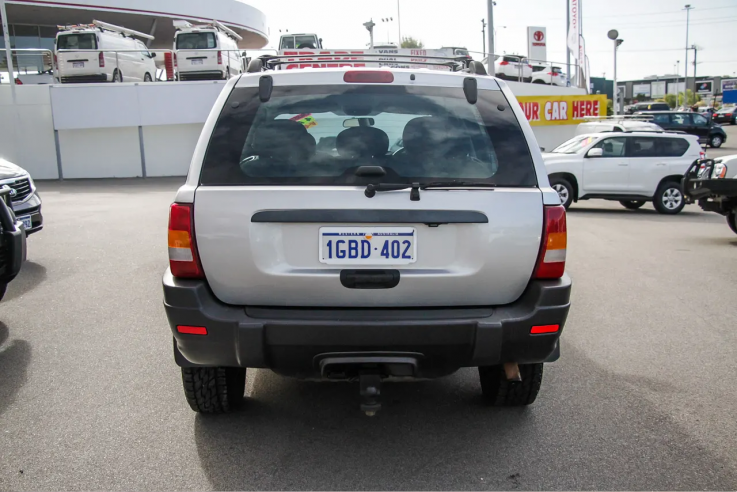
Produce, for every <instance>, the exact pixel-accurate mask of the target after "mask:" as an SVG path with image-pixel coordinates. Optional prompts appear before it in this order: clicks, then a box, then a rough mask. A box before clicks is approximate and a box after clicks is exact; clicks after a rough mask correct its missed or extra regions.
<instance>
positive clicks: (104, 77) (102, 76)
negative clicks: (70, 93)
mask: <svg viewBox="0 0 737 492" xmlns="http://www.w3.org/2000/svg"><path fill="white" fill-rule="evenodd" d="M110 80H112V78H108V74H106V73H97V74H89V75H66V76H62V77H61V83H62V84H91V83H97V82H108V81H110Z"/></svg>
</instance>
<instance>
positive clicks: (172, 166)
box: [143, 123, 204, 176]
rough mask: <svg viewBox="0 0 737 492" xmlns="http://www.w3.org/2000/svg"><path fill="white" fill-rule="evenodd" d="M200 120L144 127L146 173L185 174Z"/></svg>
mask: <svg viewBox="0 0 737 492" xmlns="http://www.w3.org/2000/svg"><path fill="white" fill-rule="evenodd" d="M203 126H204V124H203V123H192V124H189V125H166V126H145V127H143V142H144V149H145V155H146V176H186V175H187V171H188V170H189V163H190V161H191V160H192V154H193V153H194V148H195V145H197V140H198V139H199V138H200V133H201V132H202V127H203Z"/></svg>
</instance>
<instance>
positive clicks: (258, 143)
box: [252, 120, 316, 160]
mask: <svg viewBox="0 0 737 492" xmlns="http://www.w3.org/2000/svg"><path fill="white" fill-rule="evenodd" d="M315 146H316V145H315V138H314V137H313V136H312V135H310V134H309V133H307V129H306V128H305V127H304V125H302V123H299V122H296V121H292V120H274V121H270V122H268V123H266V124H264V125H262V126H260V127H258V128H257V130H256V135H255V137H254V140H253V144H252V147H253V152H254V153H255V154H258V155H259V156H261V157H272V158H275V159H284V160H291V159H304V158H308V157H309V156H310V155H312V154H313V153H314V152H315Z"/></svg>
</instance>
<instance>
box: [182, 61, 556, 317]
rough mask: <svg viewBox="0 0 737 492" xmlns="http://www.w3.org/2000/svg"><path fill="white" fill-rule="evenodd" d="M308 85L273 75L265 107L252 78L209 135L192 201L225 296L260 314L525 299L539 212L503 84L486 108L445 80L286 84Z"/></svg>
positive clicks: (212, 280)
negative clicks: (275, 309) (263, 309)
mask: <svg viewBox="0 0 737 492" xmlns="http://www.w3.org/2000/svg"><path fill="white" fill-rule="evenodd" d="M281 74H287V75H286V76H285V75H281ZM405 75H406V74H405ZM311 76H313V75H311V74H309V73H304V72H302V73H299V74H289V72H281V73H275V74H274V80H275V83H274V88H273V91H272V94H271V98H270V99H269V100H268V102H261V101H260V100H259V97H258V88H257V87H253V86H252V85H253V84H256V83H258V78H256V79H255V81H254V80H253V78H251V79H250V80H249V78H247V77H244V78H242V79H241V82H240V83H239V85H238V86H236V88H235V89H234V90H233V92H232V93H231V95H230V97H229V99H228V101H227V103H226V104H225V107H224V109H223V110H222V113H221V114H220V117H219V119H218V122H217V123H216V125H215V129H214V132H213V134H212V137H211V140H210V142H209V144H208V150H207V153H206V156H205V159H204V163H203V167H202V172H201V175H200V183H199V187H198V188H197V191H196V194H195V207H194V210H195V235H196V242H197V246H198V250H199V254H200V258H201V261H202V265H203V268H204V271H205V275H206V277H207V280H208V283H209V285H210V287H211V288H212V290H213V292H214V293H215V295H216V296H217V297H218V298H219V299H220V300H222V301H223V302H226V303H229V304H236V305H264V306H335V307H337V306H352V307H379V306H384V307H413V306H414V307H416V306H473V305H499V304H506V303H510V302H513V301H514V300H516V299H517V298H518V297H519V296H520V295H521V294H522V292H523V291H524V289H525V287H526V286H527V284H528V282H529V280H530V277H531V275H532V272H533V269H534V266H535V263H536V259H537V256H538V253H539V249H540V238H541V232H542V223H543V205H542V195H541V191H540V190H539V189H538V187H537V182H536V177H535V171H534V166H533V162H532V158H531V156H530V152H529V150H528V145H527V142H526V140H525V137H524V135H523V133H522V130H521V128H520V125H519V123H518V121H517V120H516V118H515V115H514V112H513V111H511V110H510V107H509V101H507V100H506V98H505V96H504V94H503V93H502V92H501V91H500V90H499V89H498V86H496V83H495V82H493V81H492V80H490V81H489V84H492V83H493V84H494V87H496V89H495V90H490V89H483V90H479V97H478V99H479V100H478V102H477V103H476V104H469V103H468V101H467V100H466V97H465V95H464V92H463V88H462V85H461V84H462V81H463V78H462V77H457V76H453V75H451V74H448V75H444V76H442V75H433V76H431V75H429V74H428V75H424V74H423V75H422V77H428V78H430V77H432V79H431V80H428V82H430V83H432V84H433V86H426V87H418V86H410V85H402V84H399V83H396V81H395V82H394V83H382V84H370V85H369V84H346V83H343V82H342V78H343V75H342V73H339V77H340V78H339V79H338V80H337V81H334V82H332V83H325V84H315V85H293V84H280V83H281V82H282V81H288V82H297V81H298V80H300V81H301V82H300V83H304V82H305V80H309V77H311ZM315 76H316V75H315ZM297 77H301V78H299V79H298V78H297ZM305 78H307V79H305ZM418 78H419V77H418ZM406 79H407V80H406V81H407V83H409V77H408V76H407V77H406ZM249 84H250V85H251V86H249ZM443 85H445V86H443ZM400 140H401V142H402V148H401V149H399V150H398V151H394V152H390V151H389V143H390V142H396V141H400ZM413 183H419V184H422V185H427V184H430V183H435V186H434V187H429V188H427V189H417V188H416V187H415V189H411V187H412V185H413ZM369 185H372V186H369ZM402 186H407V187H408V188H407V189H395V190H391V191H390V190H388V189H387V188H400V187H402ZM418 198H419V200H418ZM367 271H369V272H367ZM397 280H398V282H396V281H397ZM392 284H395V285H392Z"/></svg>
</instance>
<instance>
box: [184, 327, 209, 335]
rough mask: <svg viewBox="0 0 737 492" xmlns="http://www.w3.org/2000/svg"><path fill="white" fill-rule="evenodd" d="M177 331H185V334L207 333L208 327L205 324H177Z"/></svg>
mask: <svg viewBox="0 0 737 492" xmlns="http://www.w3.org/2000/svg"><path fill="white" fill-rule="evenodd" d="M177 331H178V332H179V333H184V334H185V335H207V328H205V327H204V326H182V325H179V326H177Z"/></svg>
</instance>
